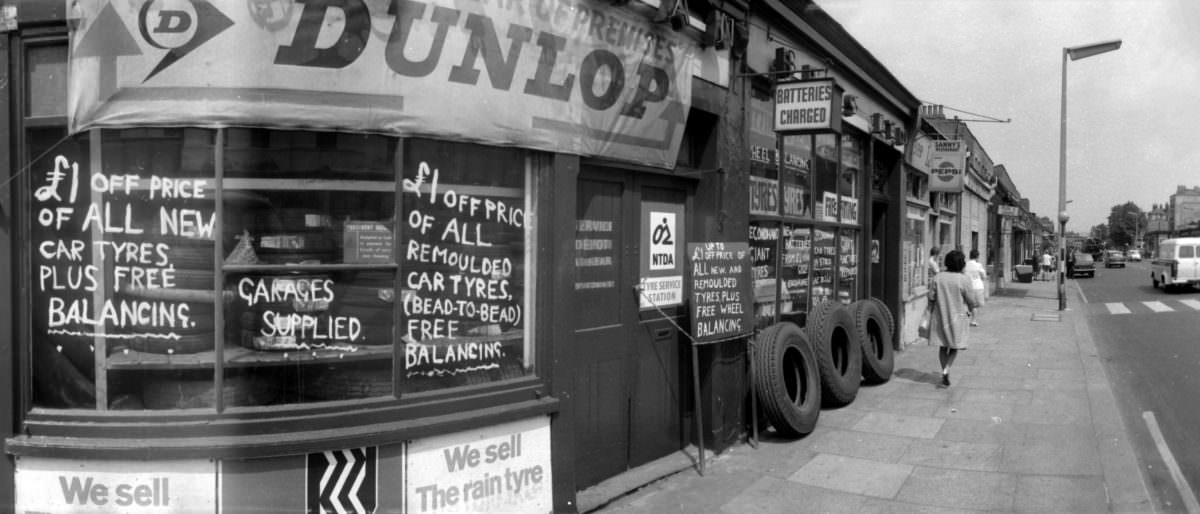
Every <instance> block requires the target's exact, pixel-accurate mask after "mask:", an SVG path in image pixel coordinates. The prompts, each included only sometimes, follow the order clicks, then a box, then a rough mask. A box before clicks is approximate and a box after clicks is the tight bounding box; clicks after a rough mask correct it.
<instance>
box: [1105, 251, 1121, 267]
mask: <svg viewBox="0 0 1200 514" xmlns="http://www.w3.org/2000/svg"><path fill="white" fill-rule="evenodd" d="M1118 266H1120V267H1122V268H1124V267H1125V254H1123V253H1121V251H1120V250H1109V251H1107V252H1104V267H1105V268H1116V267H1118Z"/></svg>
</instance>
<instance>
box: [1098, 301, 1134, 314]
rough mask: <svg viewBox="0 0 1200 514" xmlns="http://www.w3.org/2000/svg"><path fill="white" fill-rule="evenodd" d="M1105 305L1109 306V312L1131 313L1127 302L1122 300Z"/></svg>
mask: <svg viewBox="0 0 1200 514" xmlns="http://www.w3.org/2000/svg"><path fill="white" fill-rule="evenodd" d="M1104 306H1105V307H1107V308H1108V313H1109V314H1129V313H1130V312H1131V311H1130V310H1129V307H1126V306H1125V304H1123V303H1120V302H1117V303H1106V304H1104Z"/></svg>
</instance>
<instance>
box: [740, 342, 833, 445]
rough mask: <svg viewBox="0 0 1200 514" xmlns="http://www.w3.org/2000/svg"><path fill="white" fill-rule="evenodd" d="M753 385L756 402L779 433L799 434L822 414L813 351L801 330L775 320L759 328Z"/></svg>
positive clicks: (754, 348) (819, 387)
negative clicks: (773, 322) (760, 330)
mask: <svg viewBox="0 0 1200 514" xmlns="http://www.w3.org/2000/svg"><path fill="white" fill-rule="evenodd" d="M752 359H753V362H752V363H751V364H752V365H753V366H754V370H755V376H754V387H755V392H756V393H757V395H758V401H759V405H761V406H762V408H763V413H764V414H765V415H766V417H767V420H768V421H769V422H770V423H771V426H773V427H775V431H776V432H778V433H779V434H780V435H783V436H787V437H801V436H804V435H806V434H808V433H810V432H812V430H813V428H814V427H816V425H817V418H818V417H819V416H820V414H821V381H820V377H819V371H818V368H817V362H816V355H815V354H814V352H813V348H812V346H810V345H809V341H808V338H807V337H805V335H804V332H803V331H802V330H800V328H799V327H797V326H796V325H795V324H792V323H787V322H784V323H778V324H775V325H773V326H771V327H769V328H767V329H766V330H764V331H762V332H760V333H759V334H758V337H757V338H756V340H755V342H754V345H753V346H752Z"/></svg>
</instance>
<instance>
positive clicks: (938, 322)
mask: <svg viewBox="0 0 1200 514" xmlns="http://www.w3.org/2000/svg"><path fill="white" fill-rule="evenodd" d="M966 265H967V258H966V256H964V255H963V253H962V252H960V251H958V250H953V251H951V252H950V253H947V254H946V271H943V272H941V273H938V274H937V276H935V277H933V282H932V283H930V284H929V293H928V294H929V303H930V304H931V305H933V310H932V317H931V318H930V323H929V342H930V344H936V345H939V346H940V348H938V362H939V363H941V365H942V385H944V386H947V387H949V386H950V366H951V365H953V364H954V358H955V357H957V356H958V351H959V350H963V349H966V348H967V332H968V331H969V330H970V327H969V326H968V322H969V320H970V318H969V316H970V311H971V310H974V309H975V307H977V306H978V305H977V304H976V302H975V292H974V290H973V288H972V287H971V279H970V278H967V276H966V275H964V274H963V268H965V267H966Z"/></svg>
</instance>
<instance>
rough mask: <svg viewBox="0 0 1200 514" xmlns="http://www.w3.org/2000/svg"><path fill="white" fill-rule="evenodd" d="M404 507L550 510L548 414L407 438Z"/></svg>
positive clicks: (412, 513) (415, 510)
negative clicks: (499, 423)
mask: <svg viewBox="0 0 1200 514" xmlns="http://www.w3.org/2000/svg"><path fill="white" fill-rule="evenodd" d="M405 477H406V479H405V480H404V490H405V497H406V502H405V506H406V512H408V513H409V514H420V513H423V512H437V513H439V514H443V513H457V512H550V511H552V510H553V509H554V505H553V499H552V494H551V493H552V489H553V487H552V483H553V480H552V479H551V464H550V418H547V417H538V418H531V419H526V420H521V421H515V422H511V423H505V424H501V425H495V426H491V427H487V428H483V429H479V430H474V431H467V432H456V433H452V434H445V435H439V436H435V437H428V438H424V439H417V440H414V441H412V442H410V443H408V458H407V465H406V472H405Z"/></svg>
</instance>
